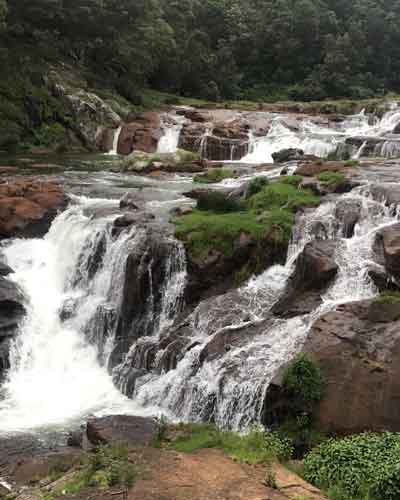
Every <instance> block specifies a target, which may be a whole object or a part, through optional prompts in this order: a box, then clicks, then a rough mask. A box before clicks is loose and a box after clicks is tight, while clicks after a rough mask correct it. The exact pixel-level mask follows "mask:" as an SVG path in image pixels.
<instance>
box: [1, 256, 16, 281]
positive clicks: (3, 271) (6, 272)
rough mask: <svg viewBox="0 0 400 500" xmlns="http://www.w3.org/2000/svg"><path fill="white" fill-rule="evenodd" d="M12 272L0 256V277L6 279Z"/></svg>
mask: <svg viewBox="0 0 400 500" xmlns="http://www.w3.org/2000/svg"><path fill="white" fill-rule="evenodd" d="M13 272H14V271H13V270H12V269H11V267H10V266H8V265H7V264H6V263H5V262H4V260H3V257H2V256H1V254H0V276H2V277H6V276H8V275H10V274H12V273H13Z"/></svg>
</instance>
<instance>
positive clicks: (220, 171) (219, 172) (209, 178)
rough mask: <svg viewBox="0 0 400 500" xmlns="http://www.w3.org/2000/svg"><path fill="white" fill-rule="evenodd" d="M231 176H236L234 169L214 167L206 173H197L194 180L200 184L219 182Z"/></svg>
mask: <svg viewBox="0 0 400 500" xmlns="http://www.w3.org/2000/svg"><path fill="white" fill-rule="evenodd" d="M231 177H234V172H233V170H230V169H229V168H214V169H210V170H208V172H207V173H206V174H202V175H196V176H195V177H194V179H193V181H194V182H198V183H200V184H217V183H218V182H221V181H223V180H224V179H229V178H231Z"/></svg>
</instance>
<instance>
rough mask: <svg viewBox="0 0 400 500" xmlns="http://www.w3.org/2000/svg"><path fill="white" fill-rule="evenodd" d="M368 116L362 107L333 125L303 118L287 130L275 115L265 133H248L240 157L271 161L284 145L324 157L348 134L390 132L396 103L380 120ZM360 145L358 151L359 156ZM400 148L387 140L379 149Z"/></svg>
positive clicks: (399, 119) (398, 118)
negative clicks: (246, 145) (295, 127)
mask: <svg viewBox="0 0 400 500" xmlns="http://www.w3.org/2000/svg"><path fill="white" fill-rule="evenodd" d="M370 120H371V118H370V117H368V116H367V115H366V114H365V112H364V111H362V112H361V113H359V114H358V115H354V116H350V117H348V118H347V119H346V120H345V121H344V122H342V123H340V124H339V125H338V126H336V127H335V128H328V127H324V126H322V125H319V124H316V123H314V122H312V121H310V120H308V119H305V120H304V121H303V122H302V123H301V126H300V129H299V130H298V131H293V130H290V129H289V128H288V127H287V126H285V125H284V123H282V122H281V119H280V117H276V118H275V120H274V122H273V124H272V126H271V129H270V130H269V132H268V134H267V135H266V136H265V137H259V138H255V137H254V136H253V135H252V134H250V146H249V153H248V154H247V155H246V156H245V157H244V158H242V160H241V161H242V162H243V163H273V157H272V155H273V154H274V153H277V152H279V151H281V150H283V149H289V148H296V149H302V150H303V151H304V153H305V154H311V155H315V156H318V157H320V158H325V157H327V156H328V154H329V153H332V152H334V151H335V150H336V148H337V147H338V145H339V144H344V142H345V140H346V139H347V138H350V137H355V136H357V137H375V136H385V135H386V134H390V133H391V132H392V131H393V129H394V127H395V126H396V125H397V124H398V123H400V109H399V107H398V106H397V104H394V105H393V106H392V109H391V110H390V111H388V112H387V113H385V115H384V116H383V117H382V119H381V120H375V121H374V123H372V124H371V123H370ZM364 148H365V145H363V148H361V150H359V151H358V153H357V154H356V158H359V157H360V155H361V154H362V152H363V149H364ZM399 152H400V146H399V145H398V144H397V143H396V144H393V142H389V143H388V144H387V145H386V146H384V147H383V148H382V151H380V152H379V153H380V154H381V155H383V156H386V157H393V156H395V155H398V154H399Z"/></svg>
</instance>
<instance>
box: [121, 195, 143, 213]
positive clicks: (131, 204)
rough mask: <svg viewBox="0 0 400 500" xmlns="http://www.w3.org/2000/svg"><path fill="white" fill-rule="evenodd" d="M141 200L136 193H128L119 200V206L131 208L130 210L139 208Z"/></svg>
mask: <svg viewBox="0 0 400 500" xmlns="http://www.w3.org/2000/svg"><path fill="white" fill-rule="evenodd" d="M141 204H142V203H140V201H138V196H137V194H136V193H126V195H125V196H124V197H123V198H122V199H121V201H120V202H119V208H121V209H124V208H129V210H139V208H140V205H141Z"/></svg>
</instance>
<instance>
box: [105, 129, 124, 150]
mask: <svg viewBox="0 0 400 500" xmlns="http://www.w3.org/2000/svg"><path fill="white" fill-rule="evenodd" d="M121 130H122V126H120V127H118V128H117V129H115V132H114V139H113V145H112V149H111V150H110V151H109V152H108V153H107V154H108V155H114V156H115V155H117V154H118V141H119V136H120V135H121Z"/></svg>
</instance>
